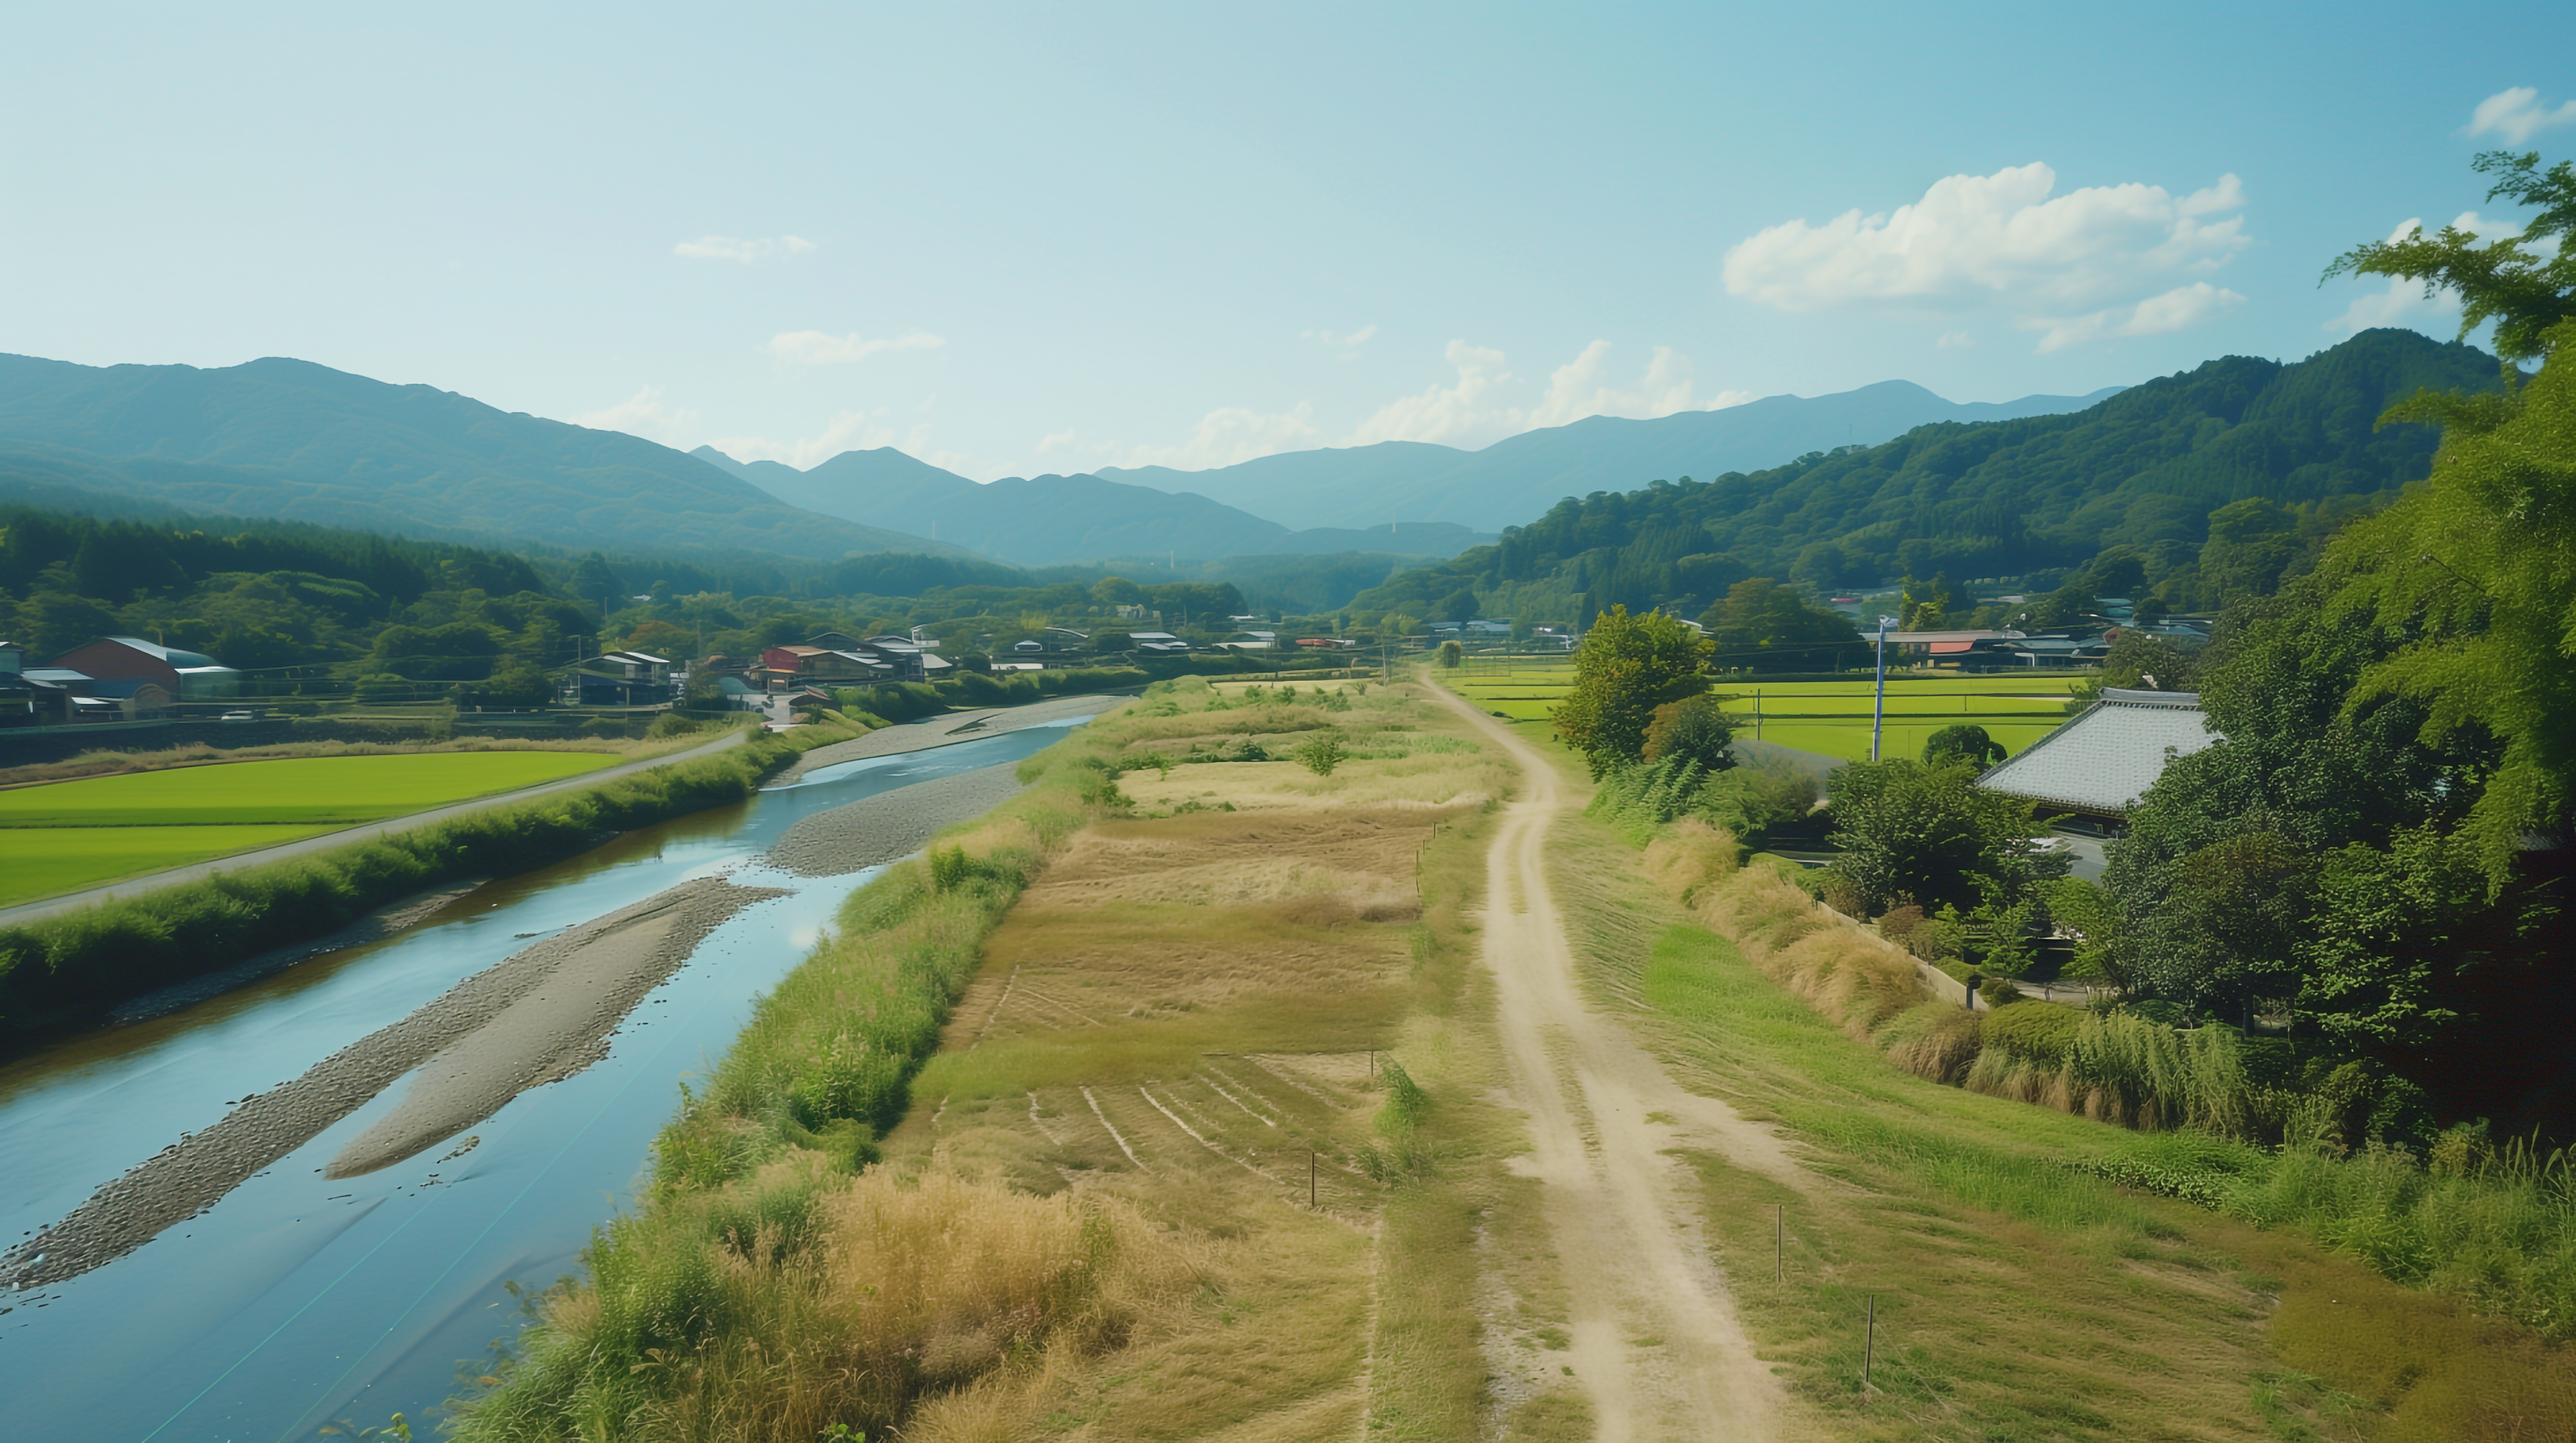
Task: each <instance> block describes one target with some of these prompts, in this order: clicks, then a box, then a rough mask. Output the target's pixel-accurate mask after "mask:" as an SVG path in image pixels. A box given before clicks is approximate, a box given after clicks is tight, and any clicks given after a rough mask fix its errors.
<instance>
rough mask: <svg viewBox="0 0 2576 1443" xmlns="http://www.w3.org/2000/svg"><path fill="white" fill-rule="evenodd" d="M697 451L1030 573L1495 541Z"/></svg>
mask: <svg viewBox="0 0 2576 1443" xmlns="http://www.w3.org/2000/svg"><path fill="white" fill-rule="evenodd" d="M689 454H690V455H692V456H695V457H697V458H698V459H700V460H702V461H705V462H707V463H708V464H709V465H712V466H717V467H721V468H723V469H724V470H726V471H729V472H731V473H732V474H734V475H736V476H739V477H741V478H742V479H744V480H746V481H749V482H750V483H751V484H753V485H755V486H758V487H759V488H760V489H762V490H763V491H766V492H768V493H769V494H770V495H772V496H776V497H778V498H779V499H780V500H782V501H786V502H788V503H790V504H792V505H796V506H802V507H804V508H806V509H807V510H810V511H817V512H820V513H822V514H823V515H826V516H838V517H842V518H844V519H847V520H852V521H859V520H872V521H874V522H876V523H877V524H879V525H886V526H898V527H901V528H902V529H904V530H906V531H911V532H916V533H920V534H924V535H931V536H937V537H939V538H942V539H943V540H955V541H962V542H964V543H965V544H967V545H968V546H971V547H973V548H974V549H975V550H976V551H978V552H981V553H982V554H984V555H986V556H989V557H992V558H993V559H995V560H997V561H1009V562H1015V563H1018V564H1020V565H1023V566H1049V565H1055V564H1059V563H1064V562H1076V561H1097V560H1103V559H1116V558H1119V557H1135V556H1146V557H1192V558H1199V559H1211V558H1220V557H1228V556H1278V555H1316V554H1323V553H1330V552H1344V551H1373V552H1384V553H1387V554H1390V555H1397V556H1408V557H1422V558H1429V559H1435V560H1436V559H1439V558H1443V557H1449V556H1455V555H1457V554H1458V553H1459V552H1461V551H1464V550H1466V549H1467V548H1468V547H1470V546H1474V545H1476V544H1478V543H1479V542H1484V541H1491V540H1493V539H1494V537H1493V536H1492V535H1490V534H1479V533H1477V532H1474V531H1471V530H1469V529H1468V528H1467V527H1464V526H1456V525H1450V524H1447V523H1435V524H1430V525H1422V524H1415V525H1391V526H1379V527H1376V528H1373V529H1369V530H1355V529H1335V528H1324V529H1315V530H1306V531H1291V530H1289V529H1288V528H1287V527H1285V526H1282V525H1280V524H1279V523H1278V522H1276V521H1265V520H1263V519H1262V518H1261V517H1259V516H1256V515H1253V514H1251V513H1250V512H1247V511H1241V510H1237V509H1236V508H1234V507H1232V506H1227V505H1223V504H1221V503H1218V502H1215V501H1211V500H1209V499H1207V498H1206V497H1204V496H1199V495H1195V494H1192V493H1190V492H1187V491H1182V492H1173V491H1169V490H1158V489H1155V488H1153V487H1149V486H1138V485H1131V484H1128V483H1124V482H1119V481H1110V480H1104V479H1103V478H1101V477H1098V476H1036V477H1026V476H1009V477H1005V478H1003V479H1002V480H999V481H995V482H992V483H990V484H989V485H979V484H977V483H975V482H973V481H970V480H968V479H966V478H965V477H963V476H960V475H958V474H957V473H955V472H953V471H944V470H942V469H940V468H939V467H937V466H933V465H931V464H930V463H929V462H927V461H920V460H915V459H914V458H913V457H911V456H908V455H906V454H904V453H903V452H901V451H897V450H894V449H893V448H891V447H888V448H885V449H881V450H874V451H844V452H842V453H841V454H840V455H838V456H835V457H833V458H832V459H830V460H828V461H825V462H823V463H821V464H819V465H817V466H814V467H813V468H811V469H809V470H804V471H799V470H797V469H796V468H795V467H793V466H786V465H781V464H780V463H778V462H776V461H752V462H741V461H736V460H734V459H733V458H732V457H730V456H727V455H726V454H724V453H723V452H721V451H718V450H716V449H715V448H714V447H712V446H701V447H699V448H698V449H697V450H695V451H692V452H690V453H689Z"/></svg>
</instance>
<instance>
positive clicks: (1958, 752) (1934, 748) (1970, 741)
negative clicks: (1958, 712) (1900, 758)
mask: <svg viewBox="0 0 2576 1443" xmlns="http://www.w3.org/2000/svg"><path fill="white" fill-rule="evenodd" d="M2003 759H2004V744H2003V743H2002V742H1999V741H1996V740H1995V739H1994V738H1993V737H1990V736H1988V735H1986V729H1985V728H1984V727H1981V726H1979V725H1977V724H1976V723H1975V722H1960V723H1958V724H1957V725H1955V726H1946V727H1943V728H1941V729H1940V730H1939V731H1937V732H1934V733H1933V734H1932V735H1931V736H1929V737H1927V738H1925V739H1924V742H1923V765H1925V766H1927V767H1946V766H1957V765H1965V766H1968V767H1972V768H1975V769H1977V770H1979V771H1982V770H1984V769H1985V768H1987V767H1990V766H1993V765H1994V764H1995V763H1997V762H1999V761H2002V760H2003Z"/></svg>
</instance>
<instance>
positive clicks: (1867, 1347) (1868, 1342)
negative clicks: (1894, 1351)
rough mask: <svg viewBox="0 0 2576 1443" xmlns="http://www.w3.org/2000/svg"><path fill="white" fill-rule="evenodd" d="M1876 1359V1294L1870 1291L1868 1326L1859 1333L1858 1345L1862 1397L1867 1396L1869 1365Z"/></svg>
mask: <svg viewBox="0 0 2576 1443" xmlns="http://www.w3.org/2000/svg"><path fill="white" fill-rule="evenodd" d="M1876 1361H1878V1294H1876V1293H1872V1294H1870V1295H1869V1328H1868V1331H1867V1332H1865V1333H1863V1334H1862V1335H1861V1345H1860V1393H1861V1396H1862V1397H1864V1398H1866V1397H1868V1396H1869V1369H1870V1365H1871V1364H1872V1363H1874V1362H1876Z"/></svg>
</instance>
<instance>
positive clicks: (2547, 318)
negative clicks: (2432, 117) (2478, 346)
mask: <svg viewBox="0 0 2576 1443" xmlns="http://www.w3.org/2000/svg"><path fill="white" fill-rule="evenodd" d="M2469 164H2470V167H2471V168H2472V169H2474V170H2476V171H2477V172H2478V173H2479V174H2481V175H2491V176H2494V177H2495V178H2496V180H2495V185H2494V186H2493V187H2492V188H2491V189H2489V190H2488V191H2487V199H2488V200H2490V201H2496V200H2511V201H2514V202H2516V203H2518V204H2521V205H2529V206H2537V207H2539V209H2540V213H2539V214H2538V215H2535V216H2533V217H2532V218H2531V219H2530V220H2529V221H2528V222H2526V223H2525V224H2524V226H2523V228H2522V233H2521V234H2520V235H2511V236H2499V237H2497V238H2496V239H2494V240H2489V241H2483V242H2482V241H2480V239H2479V238H2478V237H2477V236H2475V235H2472V234H2471V233H2469V232H2467V231H2464V230H2461V229H2460V228H2459V227H2457V226H2447V225H2446V226H2444V227H2442V228H2441V229H2440V230H2438V231H2436V232H2434V233H2433V234H2431V235H2426V234H2424V233H2423V231H2421V230H2416V231H2414V232H2411V233H2409V234H2407V235H2404V236H2400V237H2399V238H2397V239H2395V240H2386V241H2368V242H2365V243H2363V244H2361V245H2357V246H2354V247H2353V248H2352V249H2351V250H2348V251H2346V252H2344V253H2343V254H2342V255H2340V256H2338V257H2336V258H2335V261H2334V264H2332V265H2330V266H2328V267H2326V274H2325V278H2326V279H2328V280H2331V279H2333V278H2334V277H2336V276H2340V275H2363V276H2392V277H2395V278H2397V279H2399V280H2409V281H2421V282H2423V284H2424V294H2425V295H2427V296H2431V295H2433V294H2434V293H2436V292H2438V291H2441V290H2444V289H2448V290H2453V291H2457V292H2458V293H2459V296H2460V336H2461V338H2462V339H2464V340H2465V339H2467V337H2468V336H2469V334H2470V333H2471V332H2473V331H2475V330H2477V328H2478V327H2480V326H2483V325H2485V324H2486V323H2487V322H2489V321H2493V322H2495V326H2496V332H2495V348H2496V354H2497V355H2499V356H2502V357H2503V358H2504V359H2505V360H2507V361H2529V360H2536V359H2539V358H2540V357H2543V356H2547V355H2549V354H2551V353H2553V352H2554V351H2555V350H2556V349H2557V348H2558V346H2559V345H2560V344H2561V343H2562V342H2564V341H2565V340H2566V339H2567V335H2568V334H2569V333H2564V332H2557V328H2558V327H2559V326H2560V325H2562V324H2564V323H2565V322H2567V321H2568V320H2571V319H2576V245H2571V244H2570V242H2576V167H2571V166H2570V165H2569V163H2568V162H2566V161H2563V160H2562V161H2560V162H2558V163H2557V164H2556V165H2553V166H2551V167H2550V168H2549V169H2547V170H2542V169H2540V152H2538V151H2530V152H2527V153H2525V154H2522V155H2516V154H2514V153H2513V152H2511V151H2509V150H2490V151H2486V152H2484V153H2482V154H2480V155H2479V156H2478V157H2477V158H2476V159H2475V160H2473V161H2471V162H2470V163H2469ZM2552 237H2555V238H2557V240H2558V242H2559V244H2558V245H2557V246H2556V247H2554V248H2551V247H2547V246H2546V242H2548V241H2549V240H2550V239H2551V238H2552ZM2553 332H2557V333H2556V334H2553Z"/></svg>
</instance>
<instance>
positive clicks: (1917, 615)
mask: <svg viewBox="0 0 2576 1443" xmlns="http://www.w3.org/2000/svg"><path fill="white" fill-rule="evenodd" d="M1897 615H1898V616H1899V617H1900V618H1902V623H1901V624H1902V628H1903V629H1904V630H1906V631H1939V630H1940V629H1941V628H1942V627H1944V626H1946V625H1948V624H1949V620H1950V577H1949V573H1947V572H1944V573H1942V574H1941V575H1939V576H1935V577H1933V578H1932V579H1931V580H1930V581H1918V580H1916V579H1915V578H1913V577H1911V576H1908V577H1906V578H1905V600H1904V602H1903V604H1902V605H1901V606H1899V607H1898V609H1897Z"/></svg>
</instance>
